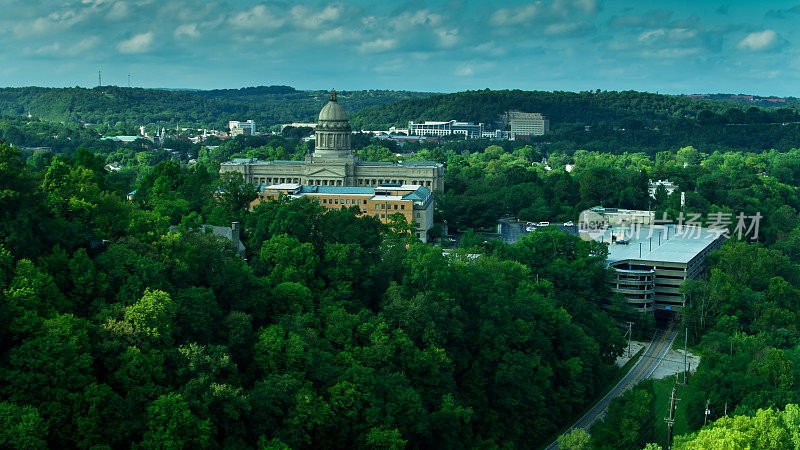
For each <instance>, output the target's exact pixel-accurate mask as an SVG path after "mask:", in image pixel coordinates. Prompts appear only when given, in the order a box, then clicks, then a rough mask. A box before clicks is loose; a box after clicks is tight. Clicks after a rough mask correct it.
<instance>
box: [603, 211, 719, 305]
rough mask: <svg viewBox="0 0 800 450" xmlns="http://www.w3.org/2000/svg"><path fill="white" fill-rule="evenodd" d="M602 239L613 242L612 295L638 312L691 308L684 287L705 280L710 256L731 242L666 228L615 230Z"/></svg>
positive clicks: (690, 229) (714, 233)
mask: <svg viewBox="0 0 800 450" xmlns="http://www.w3.org/2000/svg"><path fill="white" fill-rule="evenodd" d="M594 238H595V239H598V237H597V236H594ZM599 239H602V240H603V241H604V242H609V247H608V266H609V268H610V269H611V271H612V275H611V280H610V283H611V291H612V292H617V293H620V294H622V295H623V296H624V297H625V300H626V301H627V303H628V305H629V306H631V307H632V308H634V309H636V310H638V311H642V312H652V311H680V310H681V309H683V307H684V306H685V304H686V299H685V298H684V295H683V294H682V293H681V292H680V286H681V284H682V283H683V281H684V280H687V279H694V278H698V277H700V275H701V274H702V273H703V271H704V270H705V260H706V258H707V257H708V255H709V254H710V253H711V252H712V251H714V250H716V249H718V248H719V247H720V246H722V244H723V242H724V241H725V232H724V230H715V229H708V228H700V227H694V226H675V225H666V226H653V227H641V228H639V227H631V228H628V229H626V230H619V229H617V230H614V229H613V228H612V229H609V230H606V232H605V234H604V235H602V236H601V237H599Z"/></svg>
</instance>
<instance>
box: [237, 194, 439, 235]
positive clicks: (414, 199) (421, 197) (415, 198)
mask: <svg viewBox="0 0 800 450" xmlns="http://www.w3.org/2000/svg"><path fill="white" fill-rule="evenodd" d="M281 195H283V196H287V197H290V198H301V197H310V198H312V199H314V201H316V202H318V203H319V204H321V205H322V206H324V207H326V208H331V209H341V208H351V207H353V206H356V207H358V209H359V210H360V213H359V215H360V216H364V215H369V216H373V217H375V218H376V219H378V220H380V221H381V222H382V223H389V220H390V216H392V215H393V214H395V213H400V214H402V215H403V216H404V217H405V219H406V222H408V223H411V222H416V223H417V224H418V225H417V229H416V231H415V233H416V236H417V237H418V238H419V239H420V240H421V241H422V242H427V241H428V231H429V230H430V229H431V227H433V195H432V194H431V190H430V189H428V188H426V187H424V186H420V185H400V184H384V185H381V186H376V187H346V186H303V185H300V184H297V183H283V184H276V185H272V186H265V187H262V188H261V189H260V190H259V193H258V198H257V199H256V200H253V202H252V203H250V210H252V209H253V208H255V207H256V206H257V205H258V204H259V203H261V202H263V201H269V200H275V199H277V198H278V197H279V196H281Z"/></svg>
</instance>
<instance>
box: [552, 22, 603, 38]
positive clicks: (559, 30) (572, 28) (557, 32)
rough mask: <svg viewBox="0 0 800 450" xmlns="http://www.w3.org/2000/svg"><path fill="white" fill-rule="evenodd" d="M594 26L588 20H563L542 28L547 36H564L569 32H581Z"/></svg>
mask: <svg viewBox="0 0 800 450" xmlns="http://www.w3.org/2000/svg"><path fill="white" fill-rule="evenodd" d="M593 28H594V25H592V24H591V23H589V22H584V21H581V22H570V23H568V22H564V23H553V24H550V25H547V26H546V27H545V28H544V34H546V35H548V36H566V35H570V34H578V33H583V32H585V31H588V30H591V29H593Z"/></svg>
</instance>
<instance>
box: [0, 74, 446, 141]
mask: <svg viewBox="0 0 800 450" xmlns="http://www.w3.org/2000/svg"><path fill="white" fill-rule="evenodd" d="M332 87H335V86H332ZM338 95H339V98H340V99H341V100H342V101H343V102H347V106H348V108H349V109H350V111H356V110H359V109H362V108H365V107H369V106H375V105H379V104H381V103H387V102H394V101H397V100H402V99H409V98H422V97H426V96H428V95H430V94H428V93H424V92H410V91H381V90H365V91H342V92H339V93H338ZM328 96H329V91H298V90H295V89H294V88H292V87H289V86H258V87H248V88H242V89H217V90H209V91H199V90H168V89H143V88H124V87H119V86H98V87H95V88H91V89H87V88H79V87H75V88H42V87H24V88H0V115H27V114H30V115H31V116H34V117H38V118H42V119H45V120H48V121H53V122H61V123H68V124H84V123H88V124H92V125H93V126H94V127H95V128H97V129H98V130H99V131H100V133H101V134H112V135H113V134H137V133H138V130H139V127H140V126H145V127H147V128H148V131H149V132H151V133H152V132H155V131H157V130H160V128H161V127H166V128H167V129H170V130H174V129H175V128H176V127H178V126H180V127H191V128H213V129H218V130H227V129H228V121H229V120H248V119H252V120H254V121H255V122H256V123H257V124H258V126H259V127H260V128H261V129H262V130H263V129H265V128H266V129H268V128H269V127H271V126H273V125H276V124H280V123H288V122H309V121H312V120H314V119H315V118H316V116H317V114H318V113H319V109H320V108H321V107H322V105H324V104H325V102H326V101H327V99H328Z"/></svg>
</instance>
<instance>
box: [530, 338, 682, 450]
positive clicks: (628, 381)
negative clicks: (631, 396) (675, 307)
mask: <svg viewBox="0 0 800 450" xmlns="http://www.w3.org/2000/svg"><path fill="white" fill-rule="evenodd" d="M677 335H678V331H677V329H675V327H674V326H673V324H672V322H670V324H669V325H668V326H667V329H666V330H658V331H657V332H656V334H655V336H653V340H652V341H650V344H649V345H648V346H647V348H646V349H645V351H644V354H642V357H641V358H640V359H639V361H638V362H637V363H636V364H634V366H633V368H631V370H630V371H628V373H627V374H625V376H624V377H622V379H621V380H620V381H619V383H617V385H616V386H614V387H613V388H612V389H611V390H610V391H608V394H606V396H605V397H603V398H602V399H601V400H600V401H599V402H597V403H595V405H594V406H592V408H591V409H590V410H589V411H587V412H586V414H584V415H583V417H581V418H580V419H578V421H577V422H575V423H574V424H573V425H572V426H571V427H569V429H568V430H567V431H565V433H569V432H570V431H572V430H574V429H576V428H581V429H583V430H585V431H587V432H588V431H589V428H591V426H592V424H593V423H594V421H595V420H597V419H598V418H600V417H602V415H603V414H604V413H605V411H606V408H608V405H609V404H610V403H611V400H614V399H615V398H617V397H619V396H620V395H622V393H623V392H625V391H627V390H628V389H629V388H631V387H632V386H633V385H635V384H636V383H637V382H639V381H642V380H646V379H648V378H650V376H651V375H653V372H655V370H656V368H658V365H659V364H661V361H663V360H664V357H665V356H666V355H667V352H669V349H670V348H672V343H673V341H675V337H676V336H677ZM557 448H558V443H557V441H554V442H553V443H551V444H550V445H548V446H547V447H545V449H546V450H555V449H557Z"/></svg>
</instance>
